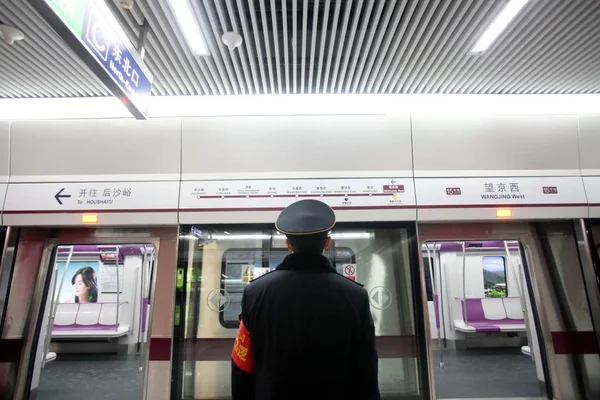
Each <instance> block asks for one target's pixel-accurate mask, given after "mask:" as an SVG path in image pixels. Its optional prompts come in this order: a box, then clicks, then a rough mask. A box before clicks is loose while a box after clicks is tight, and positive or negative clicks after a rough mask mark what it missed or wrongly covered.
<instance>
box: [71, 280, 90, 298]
mask: <svg viewBox="0 0 600 400" xmlns="http://www.w3.org/2000/svg"><path fill="white" fill-rule="evenodd" d="M73 291H74V292H75V296H77V297H79V301H86V300H87V299H88V297H89V293H88V287H87V286H85V282H83V277H82V276H81V274H78V275H77V276H76V277H75V283H74V284H73Z"/></svg>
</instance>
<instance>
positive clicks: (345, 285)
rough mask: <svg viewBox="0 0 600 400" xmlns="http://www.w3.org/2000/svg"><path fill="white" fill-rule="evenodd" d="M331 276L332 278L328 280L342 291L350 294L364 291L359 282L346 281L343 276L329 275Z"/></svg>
mask: <svg viewBox="0 0 600 400" xmlns="http://www.w3.org/2000/svg"><path fill="white" fill-rule="evenodd" d="M331 275H332V276H331V278H330V279H331V280H332V281H333V282H335V284H336V285H337V286H339V287H340V288H342V289H343V290H347V291H350V292H360V293H362V292H364V291H365V288H364V285H363V284H361V283H359V282H356V281H353V280H351V279H348V278H346V277H345V276H343V275H340V274H338V273H335V274H331Z"/></svg>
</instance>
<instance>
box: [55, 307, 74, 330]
mask: <svg viewBox="0 0 600 400" xmlns="http://www.w3.org/2000/svg"><path fill="white" fill-rule="evenodd" d="M78 309H79V304H77V303H71V304H70V303H59V304H58V305H57V306H56V314H55V316H54V327H60V326H69V325H75V319H76V318H77V310H78Z"/></svg>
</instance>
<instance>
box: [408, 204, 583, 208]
mask: <svg viewBox="0 0 600 400" xmlns="http://www.w3.org/2000/svg"><path fill="white" fill-rule="evenodd" d="M587 206H588V204H587V203H554V204H551V203H543V204H436V205H427V204H424V205H418V206H417V207H418V208H420V209H447V208H548V207H587Z"/></svg>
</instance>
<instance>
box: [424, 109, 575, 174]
mask: <svg viewBox="0 0 600 400" xmlns="http://www.w3.org/2000/svg"><path fill="white" fill-rule="evenodd" d="M412 126H413V141H414V164H415V177H458V176H463V177H467V176H473V177H475V176H574V175H579V149H578V142H577V116H566V115H469V116H467V115H460V116H432V115H427V116H425V115H413V117H412Z"/></svg>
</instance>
